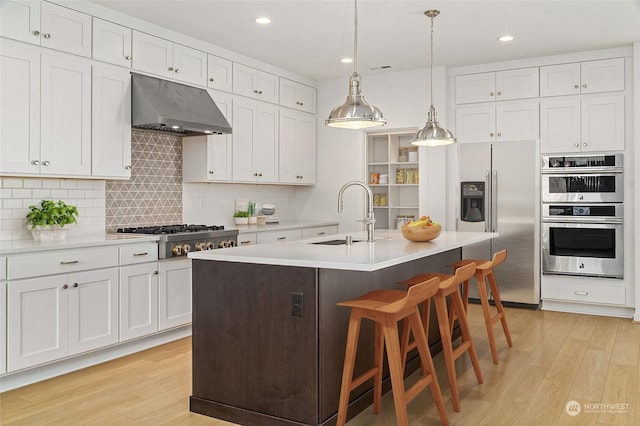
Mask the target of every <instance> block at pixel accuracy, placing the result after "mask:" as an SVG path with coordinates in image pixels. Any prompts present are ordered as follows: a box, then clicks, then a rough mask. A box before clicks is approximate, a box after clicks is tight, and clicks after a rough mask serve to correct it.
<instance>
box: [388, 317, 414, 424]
mask: <svg viewBox="0 0 640 426" xmlns="http://www.w3.org/2000/svg"><path fill="white" fill-rule="evenodd" d="M382 328H383V330H384V340H385V346H386V348H387V359H388V364H389V373H390V375H391V387H392V391H393V401H394V403H395V407H396V420H397V422H398V426H406V425H408V424H409V419H408V417H407V406H406V398H405V390H404V381H403V372H404V368H403V366H402V364H401V362H402V354H401V353H400V344H399V342H400V339H399V336H398V326H397V323H396V321H394V320H393V318H392V317H390V316H385V318H384V324H383V327H382Z"/></svg>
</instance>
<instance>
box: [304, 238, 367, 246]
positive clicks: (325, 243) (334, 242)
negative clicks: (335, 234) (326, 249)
mask: <svg viewBox="0 0 640 426" xmlns="http://www.w3.org/2000/svg"><path fill="white" fill-rule="evenodd" d="M361 241H364V240H353V243H359V242H361ZM310 244H320V245H323V246H340V245H344V244H347V240H346V239H343V240H327V241H317V242H315V243H310Z"/></svg>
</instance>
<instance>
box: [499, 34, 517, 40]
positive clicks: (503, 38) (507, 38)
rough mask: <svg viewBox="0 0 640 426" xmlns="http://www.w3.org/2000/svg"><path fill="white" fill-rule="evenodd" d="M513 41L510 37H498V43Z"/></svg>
mask: <svg viewBox="0 0 640 426" xmlns="http://www.w3.org/2000/svg"><path fill="white" fill-rule="evenodd" d="M512 40H513V36H510V35H503V36H502V37H498V41H512Z"/></svg>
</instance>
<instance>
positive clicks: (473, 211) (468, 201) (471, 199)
mask: <svg viewBox="0 0 640 426" xmlns="http://www.w3.org/2000/svg"><path fill="white" fill-rule="evenodd" d="M460 194H461V197H460V198H461V200H460V205H461V211H462V214H461V219H460V220H462V221H463V222H482V221H484V213H485V212H484V205H485V202H484V201H485V198H484V197H485V194H486V192H485V188H484V182H460Z"/></svg>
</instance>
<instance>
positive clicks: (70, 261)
mask: <svg viewBox="0 0 640 426" xmlns="http://www.w3.org/2000/svg"><path fill="white" fill-rule="evenodd" d="M76 263H80V261H79V260H69V261H67V262H65V261H62V262H60V264H61V265H75V264H76Z"/></svg>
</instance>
